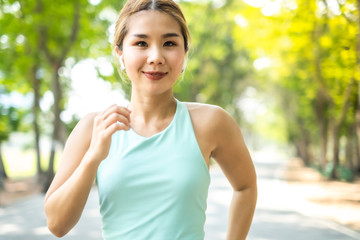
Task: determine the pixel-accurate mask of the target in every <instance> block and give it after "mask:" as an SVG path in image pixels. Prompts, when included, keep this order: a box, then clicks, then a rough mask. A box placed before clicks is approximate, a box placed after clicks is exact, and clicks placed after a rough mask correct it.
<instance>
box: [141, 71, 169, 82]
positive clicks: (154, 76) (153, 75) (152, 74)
mask: <svg viewBox="0 0 360 240" xmlns="http://www.w3.org/2000/svg"><path fill="white" fill-rule="evenodd" d="M143 73H144V75H145V76H146V77H147V78H148V79H150V80H160V79H162V78H163V77H165V76H166V75H167V72H158V71H148V72H143Z"/></svg>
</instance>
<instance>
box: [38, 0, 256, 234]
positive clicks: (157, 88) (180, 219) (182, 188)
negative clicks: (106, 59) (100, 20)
mask: <svg viewBox="0 0 360 240" xmlns="http://www.w3.org/2000/svg"><path fill="white" fill-rule="evenodd" d="M189 38H190V36H189V31H188V28H187V26H186V23H185V19H184V16H183V14H182V12H181V10H180V9H179V7H178V6H177V5H176V4H175V3H174V2H173V1H171V0H129V1H128V2H127V3H126V4H125V6H124V8H123V9H122V11H121V12H120V15H119V19H118V21H117V23H116V33H115V40H114V49H115V51H116V54H117V55H118V57H119V60H120V62H121V69H122V71H123V73H124V74H126V75H127V76H128V78H129V79H130V81H131V84H132V92H131V100H130V104H129V106H127V107H124V106H117V105H113V106H110V107H109V108H107V109H106V110H105V111H103V112H101V113H94V114H89V115H88V116H86V117H85V118H84V119H82V120H81V121H80V122H79V123H78V125H77V126H76V127H75V129H74V130H73V132H72V133H71V135H70V136H69V139H68V141H67V143H66V146H65V149H64V152H63V157H62V160H61V163H60V166H59V169H58V171H57V174H56V176H55V178H54V180H53V182H52V184H51V186H50V188H49V190H48V192H47V194H46V197H45V211H46V215H47V221H48V227H49V229H50V230H51V231H52V232H53V234H55V235H56V236H59V237H60V236H63V235H65V234H66V233H67V232H68V231H70V229H71V228H72V227H73V226H74V225H75V224H76V223H77V221H78V220H79V218H80V216H81V213H82V211H83V209H84V206H85V203H86V201H87V198H88V195H89V192H90V189H91V186H92V184H93V182H94V180H95V179H96V182H97V185H98V189H99V198H100V212H101V215H102V221H103V237H104V239H105V240H113V239H131V240H134V239H135V240H136V239H144V240H145V239H146V240H148V239H156V240H161V239H192V240H199V239H204V230H203V227H204V223H205V210H206V198H207V193H208V186H209V183H210V176H209V171H208V168H209V165H210V158H213V159H215V160H216V161H217V162H218V164H219V165H220V167H221V168H222V170H223V171H224V173H225V175H226V177H227V179H228V180H229V182H230V183H231V185H232V187H233V189H234V194H233V199H232V202H231V207H230V214H229V228H228V233H227V239H236V240H239V239H245V238H246V235H247V233H248V231H249V228H250V224H251V220H252V216H253V212H254V209H255V205H256V196H257V187H256V175H255V170H254V166H253V163H252V161H251V158H250V155H249V153H248V150H247V148H246V146H245V144H244V141H243V137H242V135H241V132H240V130H239V128H238V126H237V124H236V122H235V121H234V120H233V119H232V118H231V117H230V116H229V115H228V114H227V113H226V112H225V111H224V110H223V109H221V108H219V107H216V106H211V105H205V104H198V103H183V102H180V101H178V100H177V99H175V98H174V96H173V85H174V83H175V82H176V80H177V79H178V78H179V76H180V74H181V72H182V71H183V66H184V61H185V58H186V54H187V51H188V44H189ZM90 129H92V131H91V130H90Z"/></svg>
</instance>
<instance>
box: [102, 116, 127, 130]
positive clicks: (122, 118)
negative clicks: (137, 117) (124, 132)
mask: <svg viewBox="0 0 360 240" xmlns="http://www.w3.org/2000/svg"><path fill="white" fill-rule="evenodd" d="M116 122H120V123H122V124H125V125H127V126H129V125H130V119H129V118H127V117H125V116H124V115H121V114H118V113H112V114H111V115H110V116H109V117H108V118H106V119H105V127H106V128H107V127H109V126H110V125H111V124H113V123H116Z"/></svg>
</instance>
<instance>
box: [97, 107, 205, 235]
mask: <svg viewBox="0 0 360 240" xmlns="http://www.w3.org/2000/svg"><path fill="white" fill-rule="evenodd" d="M176 101H177V106H176V112H175V115H174V118H173V120H172V121H171V123H170V124H169V126H168V127H167V128H166V129H165V130H163V131H161V132H159V133H157V134H155V135H153V136H151V137H143V136H140V135H138V134H137V133H136V132H134V131H133V130H132V129H130V130H129V131H118V132H116V133H114V134H113V136H112V142H111V147H110V151H109V155H108V157H107V158H106V159H105V160H104V161H102V163H101V164H100V166H99V168H98V171H97V178H96V182H97V186H98V191H99V201H100V213H101V216H102V234H103V238H104V239H105V240H152V239H154V240H177V239H181V240H200V239H204V235H205V234H204V224H205V210H206V201H207V195H208V189H209V184H210V175H209V170H208V167H207V165H206V162H205V160H204V158H203V156H202V154H201V151H200V148H199V145H198V143H197V140H196V138H195V134H194V130H193V126H192V122H191V119H190V114H189V111H188V109H187V106H186V104H185V103H182V102H179V101H178V100H176Z"/></svg>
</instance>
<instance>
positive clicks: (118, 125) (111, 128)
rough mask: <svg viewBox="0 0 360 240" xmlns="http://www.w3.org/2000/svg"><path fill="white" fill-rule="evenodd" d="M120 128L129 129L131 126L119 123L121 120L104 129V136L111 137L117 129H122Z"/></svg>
mask: <svg viewBox="0 0 360 240" xmlns="http://www.w3.org/2000/svg"><path fill="white" fill-rule="evenodd" d="M120 130H124V131H128V130H130V126H128V125H125V124H122V123H119V122H116V123H113V124H111V125H110V126H109V127H108V128H107V129H106V130H105V131H104V136H106V137H110V136H112V135H113V134H114V133H115V132H116V131H120Z"/></svg>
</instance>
